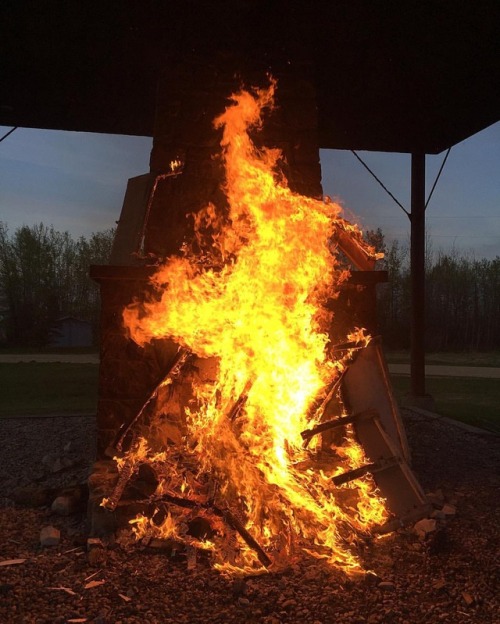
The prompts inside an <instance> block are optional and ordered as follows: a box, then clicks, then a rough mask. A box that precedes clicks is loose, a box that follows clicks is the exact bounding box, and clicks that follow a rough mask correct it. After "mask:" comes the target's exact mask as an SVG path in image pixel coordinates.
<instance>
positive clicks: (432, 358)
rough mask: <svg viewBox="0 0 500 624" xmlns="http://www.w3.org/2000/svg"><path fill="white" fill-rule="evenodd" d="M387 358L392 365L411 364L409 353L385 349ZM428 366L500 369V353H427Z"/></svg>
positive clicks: (426, 361)
mask: <svg viewBox="0 0 500 624" xmlns="http://www.w3.org/2000/svg"><path fill="white" fill-rule="evenodd" d="M384 351H385V357H386V359H387V361H388V362H390V363H391V364H409V363H410V352H409V351H390V350H388V349H385V350H384ZM425 363H426V364H443V365H446V366H490V367H493V368H496V367H500V353H499V352H498V351H489V352H481V353H479V352H476V351H470V352H469V351H461V352H458V353H453V352H442V353H426V354H425Z"/></svg>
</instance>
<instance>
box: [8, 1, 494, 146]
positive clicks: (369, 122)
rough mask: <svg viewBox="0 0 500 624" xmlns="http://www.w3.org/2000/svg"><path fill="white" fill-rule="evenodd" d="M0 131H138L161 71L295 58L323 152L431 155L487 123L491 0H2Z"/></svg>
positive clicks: (147, 123) (490, 119)
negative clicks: (313, 92)
mask: <svg viewBox="0 0 500 624" xmlns="http://www.w3.org/2000/svg"><path fill="white" fill-rule="evenodd" d="M0 23H1V24H2V26H1V27H0V28H1V31H0V55H1V58H2V68H1V71H2V76H1V78H0V124H1V125H5V126H11V125H12V126H23V127H35V128H52V129H59V130H76V131H87V132H104V133H116V134H135V135H144V136H151V135H152V132H153V122H154V108H155V92H156V83H157V78H158V75H159V72H161V70H162V69H163V68H164V66H165V63H167V62H172V60H179V59H182V57H183V55H186V54H193V53H194V54H199V55H200V56H202V57H206V58H207V62H210V59H212V58H215V53H219V54H220V53H225V52H227V53H234V52H236V53H237V54H239V55H241V56H242V57H252V56H259V57H260V58H261V59H262V60H263V61H264V62H265V63H267V66H268V68H269V69H270V70H271V71H274V70H275V69H276V68H279V65H280V64H283V63H292V64H293V63H299V62H303V61H304V60H308V61H309V63H310V72H311V77H312V78H313V80H314V82H315V84H316V89H317V95H318V113H319V135H320V136H319V140H320V146H321V147H323V148H338V149H367V150H376V151H396V152H426V153H438V152H440V151H442V150H444V149H446V148H447V147H450V146H451V145H454V144H455V143H457V142H459V141H462V140H463V139H465V138H467V137H468V136H470V135H472V134H474V133H476V132H478V131H479V130H482V129H483V128H486V127H487V126H489V125H490V124H492V123H494V122H496V121H498V120H499V118H500V80H499V76H500V54H499V45H500V43H499V42H500V3H499V2H498V1H497V0H475V1H472V0H469V1H466V0H456V1H447V0H442V1H440V2H422V1H412V2H410V1H408V0H400V2H398V3H396V2H392V1H391V0H384V1H378V0H369V1H368V0H365V1H360V0H330V1H325V0H319V1H315V2H307V1H305V0H302V2H300V3H299V2H295V1H293V0H288V1H285V0H217V1H215V0H181V1H179V0H177V1H175V2H172V1H170V0H142V1H138V0H137V1H135V2H131V1H130V0H121V1H120V2H107V1H105V0H100V1H99V2H96V1H95V0H85V2H68V1H67V0H53V1H52V2H50V3H42V2H36V1H29V2H28V1H27V0H16V1H15V2H4V3H2V6H1V7H0Z"/></svg>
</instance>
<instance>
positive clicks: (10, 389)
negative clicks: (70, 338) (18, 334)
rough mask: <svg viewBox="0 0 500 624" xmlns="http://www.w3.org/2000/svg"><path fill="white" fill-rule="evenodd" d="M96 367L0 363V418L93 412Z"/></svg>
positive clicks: (41, 363) (94, 405) (95, 365)
mask: <svg viewBox="0 0 500 624" xmlns="http://www.w3.org/2000/svg"><path fill="white" fill-rule="evenodd" d="M98 368H99V367H98V366H97V364H66V363H64V364H63V363H60V362H56V363H45V362H19V363H17V364H0V388H1V391H0V416H17V415H26V414H48V413H83V412H91V413H95V412H96V409H97V379H98Z"/></svg>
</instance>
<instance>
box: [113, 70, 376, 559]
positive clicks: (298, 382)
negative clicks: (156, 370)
mask: <svg viewBox="0 0 500 624" xmlns="http://www.w3.org/2000/svg"><path fill="white" fill-rule="evenodd" d="M274 90H275V83H274V82H273V81H272V82H271V84H270V86H269V87H268V88H267V89H255V90H253V91H252V92H249V91H240V92H239V93H237V94H234V95H233V96H232V97H231V104H230V105H229V106H228V107H227V108H226V110H225V112H224V113H223V114H222V115H220V117H218V118H217V119H216V120H215V122H214V125H215V127H216V128H220V129H222V141H221V146H222V154H223V160H224V166H225V172H226V179H225V193H226V197H227V203H228V210H227V209H226V211H225V213H224V212H223V211H222V210H220V209H217V208H216V207H215V206H213V205H208V206H206V207H204V208H203V209H202V210H200V212H199V213H198V214H197V215H195V216H194V221H195V231H196V244H195V245H190V246H186V247H185V249H184V253H183V254H182V255H180V256H175V257H171V258H169V259H168V260H167V261H166V262H165V263H164V264H163V265H162V266H161V267H160V268H159V269H158V271H157V273H156V274H155V276H154V278H153V283H154V285H155V287H156V288H157V291H158V297H157V299H156V300H155V301H154V302H135V303H134V304H132V305H130V306H129V307H128V308H127V309H126V310H125V311H124V322H125V325H126V327H127V328H128V330H129V331H130V335H131V337H132V338H133V339H134V340H135V341H136V342H137V343H138V344H140V345H144V344H145V343H146V342H148V341H150V340H152V339H153V338H170V339H173V340H174V341H176V342H177V343H178V344H179V345H180V346H181V347H183V348H185V349H188V350H190V351H192V352H193V353H194V354H196V355H197V356H198V357H200V358H216V359H217V362H218V368H217V379H216V380H215V382H214V381H213V380H209V381H201V380H200V381H198V382H197V384H196V386H195V388H194V393H195V395H196V401H195V402H191V404H190V405H189V406H186V409H185V414H186V423H185V425H186V429H185V430H184V432H183V437H182V440H180V441H178V443H177V444H175V445H172V444H170V445H167V446H166V447H165V449H164V452H163V453H162V454H161V456H159V455H156V456H153V455H151V457H150V463H151V465H159V464H161V463H162V462H163V464H162V465H163V472H162V470H159V473H161V474H167V472H169V476H167V477H165V479H164V480H163V481H161V482H160V485H159V489H158V492H157V495H158V498H161V494H162V493H165V492H169V493H170V494H173V495H176V496H183V497H186V498H187V499H188V500H199V498H198V499H197V495H198V497H199V488H200V483H205V485H206V483H207V482H208V481H213V480H216V482H217V492H216V494H212V499H213V497H214V496H215V499H216V501H217V505H218V508H220V507H221V506H225V508H228V509H231V510H232V512H233V513H235V514H236V515H238V517H239V518H240V520H241V522H242V524H243V525H244V527H245V530H246V531H248V533H249V534H251V535H252V536H253V538H254V539H255V540H256V541H257V542H258V543H259V544H260V545H261V546H262V548H263V549H265V550H266V551H267V552H269V553H271V554H272V558H273V560H274V561H278V560H280V559H283V557H284V558H287V559H288V560H289V559H290V557H293V556H298V554H299V553H300V552H303V551H304V550H307V552H310V553H311V554H313V555H314V556H319V557H324V558H326V559H328V560H329V561H331V562H335V563H337V564H338V565H341V566H342V567H344V568H345V569H347V570H356V569H358V568H359V564H358V561H357V559H356V556H355V555H354V554H353V552H352V551H351V549H350V548H349V546H348V544H349V543H350V542H352V541H353V537H354V536H355V535H356V534H357V532H359V531H366V530H367V529H368V528H369V527H370V526H371V525H373V524H378V523H380V522H381V521H382V520H383V519H384V514H385V512H384V507H383V503H382V502H381V500H380V499H379V498H378V496H377V495H376V493H375V492H374V488H373V486H372V484H371V482H370V481H369V479H368V478H367V477H365V478H363V479H360V480H357V481H356V482H355V484H350V485H348V486H346V488H343V490H342V492H341V493H342V494H343V495H344V499H345V490H346V489H348V490H349V489H351V490H352V492H351V494H352V496H351V498H350V499H349V500H350V503H348V504H343V505H340V504H339V502H338V500H337V499H338V498H339V489H336V488H335V487H334V486H333V485H332V476H334V475H335V474H336V473H338V472H339V471H342V469H346V467H347V468H355V467H357V466H360V465H361V464H362V463H363V460H364V458H363V454H362V451H361V449H360V447H359V446H358V445H357V443H356V442H355V441H354V439H353V434H352V431H350V430H349V429H348V430H347V433H346V439H345V441H344V443H343V444H342V446H341V448H340V449H332V450H331V451H332V452H331V456H332V457H335V462H332V461H330V462H328V461H326V462H323V463H321V464H320V465H315V463H314V457H315V453H316V455H317V451H318V447H317V445H316V446H315V445H314V444H315V443H313V444H312V445H311V448H309V449H307V450H306V449H304V447H303V440H302V438H301V435H300V434H301V432H302V431H304V430H305V429H307V428H308V427H309V428H310V427H311V426H314V424H316V422H317V421H318V420H319V419H320V417H321V413H320V411H319V412H315V411H314V410H311V406H312V405H313V404H314V402H315V399H317V397H318V395H320V394H321V392H322V391H323V390H324V388H325V387H326V386H328V384H331V382H332V381H333V380H335V379H336V378H338V377H339V376H340V375H341V373H342V371H343V369H344V367H345V365H346V363H347V361H348V357H349V354H348V355H347V356H345V357H344V358H343V359H341V360H339V361H336V360H334V359H332V357H331V355H330V354H329V349H328V334H327V331H328V327H329V324H330V323H331V322H332V319H331V314H330V313H327V312H326V308H325V304H326V301H327V299H328V298H334V297H336V295H337V293H338V291H339V287H340V284H341V283H342V281H344V280H345V279H346V277H347V276H348V272H347V271H346V270H345V268H343V267H342V266H341V265H340V263H339V262H338V260H337V258H336V256H335V253H334V252H335V250H334V249H333V253H332V245H331V238H332V233H333V228H334V227H335V225H336V224H340V223H342V224H343V225H344V226H345V222H344V221H343V219H342V217H341V207H340V206H339V205H338V204H336V203H333V202H325V201H322V200H318V199H312V198H309V197H303V196H300V195H298V194H296V193H293V192H292V191H291V190H290V189H289V188H288V186H287V182H286V180H285V179H284V178H283V177H282V176H280V175H279V174H278V173H277V166H278V164H279V160H280V158H281V153H280V151H279V150H276V149H261V150H257V149H256V147H255V146H254V144H253V143H252V140H251V138H250V136H249V130H257V129H258V128H259V126H260V125H261V123H262V114H263V111H264V110H265V109H270V108H271V107H272V105H273V97H274ZM353 230H354V231H355V232H356V235H359V231H357V230H356V228H353ZM194 249H196V253H195V252H194V251H193V250H194ZM346 338H347V339H351V340H355V341H357V342H358V343H363V341H366V340H367V339H368V338H367V337H366V336H364V333H363V332H362V331H359V330H358V331H357V332H356V333H354V334H352V335H349V336H348V337H346ZM235 406H238V408H239V409H238V410H235V409H234V408H235ZM339 409H341V408H339ZM340 415H341V413H339V414H338V416H340ZM186 432H187V433H186ZM141 453H142V454H144V448H143V447H142V451H141ZM186 461H188V463H189V464H190V465H195V466H196V468H195V469H193V470H191V471H189V470H186V469H185V468H183V462H186ZM339 465H341V466H342V467H341V468H339ZM165 467H166V468H165ZM180 475H182V478H181V477H180ZM197 487H198V492H197ZM221 501H223V502H221ZM353 501H354V502H353ZM200 509H201V507H200ZM208 509H209V505H205V506H204V507H203V510H204V511H203V513H205V515H206V514H207V513H208ZM175 513H176V511H175V510H174V509H172V511H171V512H170V511H169V513H168V515H167V520H166V521H165V522H164V523H163V525H165V527H167V529H168V530H167V533H168V535H172V534H175V535H176V536H179V534H180V533H181V531H180V530H178V529H176V528H175V526H174V525H175V523H174V515H175ZM178 513H179V518H178V522H179V523H180V524H182V517H184V516H185V515H186V513H187V512H186V510H183V511H179V512H178ZM190 513H191V512H190ZM172 514H173V515H172ZM221 524H222V523H221ZM163 525H162V524H160V525H158V523H156V524H155V523H154V522H152V521H150V522H149V523H148V522H145V521H143V520H141V521H136V523H135V528H134V530H135V532H136V533H137V534H139V533H140V534H145V533H146V532H147V531H148V530H149V531H150V532H153V533H154V534H155V535H161V534H162V532H161V530H160V527H161V526H163ZM219 528H220V527H219ZM221 531H222V533H223V532H224V530H223V529H221ZM216 533H217V532H216ZM220 534H221V533H220V531H219V533H218V535H219V537H220ZM214 539H215V540H217V537H215V538H214ZM237 551H238V554H237V556H236V555H233V556H232V557H228V554H227V548H225V549H224V548H223V547H220V548H219V549H217V548H215V549H214V557H215V558H216V559H217V558H218V562H219V565H221V566H223V567H224V566H225V567H226V569H236V568H239V569H247V570H248V569H252V570H254V571H255V568H256V567H258V566H260V563H259V562H258V561H257V557H256V554H255V552H254V551H253V550H252V549H251V548H249V547H248V546H247V544H245V543H243V541H242V542H241V544H239V545H238V548H237ZM217 552H219V554H217Z"/></svg>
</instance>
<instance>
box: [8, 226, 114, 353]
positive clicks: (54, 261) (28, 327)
mask: <svg viewBox="0 0 500 624" xmlns="http://www.w3.org/2000/svg"><path fill="white" fill-rule="evenodd" d="M113 235H114V231H113V230H111V229H110V230H106V231H103V232H97V233H93V234H92V235H91V236H90V237H88V238H85V237H84V236H81V237H80V238H78V239H77V240H75V239H73V238H72V236H71V235H70V234H69V233H68V232H58V231H57V230H55V229H54V227H53V226H46V225H44V224H43V223H39V224H37V225H33V226H27V225H24V226H22V227H20V228H17V229H16V230H15V231H14V232H13V233H12V234H10V233H9V231H8V227H7V225H6V224H5V223H3V222H1V221H0V323H1V327H0V330H1V332H0V335H1V336H2V339H3V342H4V343H7V344H9V345H19V346H44V345H46V344H47V342H48V341H49V337H50V332H51V327H52V326H53V323H54V321H56V320H57V319H59V318H62V317H65V316H73V317H76V318H78V319H81V320H84V321H89V322H90V323H91V324H92V326H93V329H94V336H96V337H97V335H98V327H99V287H98V285H97V284H96V283H95V282H93V281H92V280H91V279H90V278H89V267H90V265H91V264H107V262H108V258H109V254H110V251H111V245H112V241H113Z"/></svg>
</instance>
